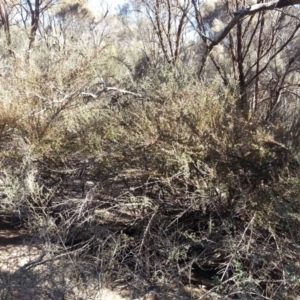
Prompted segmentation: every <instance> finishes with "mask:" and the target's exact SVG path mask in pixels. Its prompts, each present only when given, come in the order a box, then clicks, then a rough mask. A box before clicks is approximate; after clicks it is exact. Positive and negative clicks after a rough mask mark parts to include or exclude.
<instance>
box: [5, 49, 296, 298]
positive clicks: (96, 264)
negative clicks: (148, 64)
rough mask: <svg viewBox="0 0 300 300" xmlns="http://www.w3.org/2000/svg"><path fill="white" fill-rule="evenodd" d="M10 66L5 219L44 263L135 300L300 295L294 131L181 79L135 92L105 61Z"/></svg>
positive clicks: (81, 58)
mask: <svg viewBox="0 0 300 300" xmlns="http://www.w3.org/2000/svg"><path fill="white" fill-rule="evenodd" d="M113 61H114V64H116V62H115V60H114V59H113ZM9 63H10V64H11V69H10V71H8V73H9V74H7V76H5V77H0V81H1V89H0V99H1V100H0V116H1V120H0V122H1V124H0V141H1V146H0V147H1V160H0V162H1V173H0V177H1V199H2V202H1V211H2V214H4V215H5V214H6V215H12V214H14V215H16V216H17V217H18V220H19V224H18V226H20V227H21V228H25V229H26V230H27V232H28V233H29V234H30V235H31V236H32V237H33V239H34V241H35V242H36V243H39V244H41V243H42V244H43V245H45V247H44V249H46V250H45V251H46V252H47V253H48V254H47V255H50V256H49V257H50V258H49V257H47V259H45V264H46V263H47V264H48V263H49V261H51V259H53V261H56V260H57V259H58V258H60V257H63V260H64V263H66V262H68V263H69V268H71V269H72V272H73V274H75V273H76V274H78V276H79V277H78V278H81V279H82V278H84V280H85V281H86V282H87V281H89V280H92V279H95V278H96V277H97V276H99V274H100V275H101V282H104V283H105V284H106V285H110V286H111V287H112V288H116V287H120V286H122V287H123V288H125V289H127V290H129V291H130V293H131V296H132V297H138V296H141V295H144V294H145V293H147V292H149V291H154V292H155V293H156V294H157V295H158V299H199V298H197V297H196V296H195V295H194V296H193V294H191V293H190V294H188V293H187V289H186V287H187V286H197V285H204V286H206V288H207V289H208V290H211V291H214V292H216V293H218V294H219V295H223V296H227V297H229V298H231V299H296V297H297V296H299V284H300V282H299V278H300V266H299V263H298V262H299V261H300V257H299V256H300V251H299V241H300V236H299V220H300V215H299V211H300V207H299V205H300V204H299V203H300V202H299V189H300V182H299V179H298V177H299V161H298V157H299V153H298V149H297V145H298V139H297V136H298V127H297V126H296V123H293V127H290V128H291V129H292V130H293V134H291V133H289V134H288V135H287V134H284V131H283V128H284V127H283V126H282V124H281V123H280V122H279V123H278V124H276V125H274V124H266V123H265V122H264V120H262V119H261V118H259V117H258V116H256V115H252V116H251V117H249V118H248V119H245V117H243V115H241V114H240V112H239V111H238V110H237V109H236V101H237V98H238V91H235V90H234V89H232V88H231V89H229V88H228V89H227V88H224V86H222V85H221V84H220V83H219V82H218V80H217V79H216V81H215V82H213V83H207V82H200V81H197V80H193V79H192V78H193V76H192V75H190V76H187V77H183V76H182V75H181V74H180V73H178V72H177V70H176V69H175V68H166V69H163V68H162V69H161V70H160V71H157V70H153V71H152V73H151V72H150V73H149V74H150V75H148V76H147V77H145V78H143V79H141V78H140V79H139V81H134V80H133V79H132V78H133V77H134V76H133V74H130V72H127V73H126V72H125V73H122V74H123V76H120V74H121V73H119V72H118V71H119V70H118V67H119V68H122V65H120V66H118V65H116V66H115V67H114V68H113V67H109V68H108V69H107V70H106V71H105V67H103V66H105V65H106V64H107V65H108V66H111V64H113V63H112V62H111V61H110V60H109V55H107V56H105V55H102V56H101V57H100V56H99V57H98V56H96V55H95V56H91V55H77V54H76V55H74V56H69V57H66V56H62V57H55V59H54V58H53V59H51V58H49V61H47V60H45V61H41V60H38V59H37V60H36V61H35V60H34V57H33V58H32V60H31V63H30V65H25V63H23V62H21V61H18V60H17V59H11V61H10V62H9ZM99 67H102V70H103V71H101V72H102V74H99ZM12 70H13V71H12ZM105 81H106V82H111V83H114V84H115V85H114V86H115V87H117V88H118V89H119V90H120V89H122V90H127V91H130V92H132V94H130V93H126V92H124V91H123V92H122V91H121V92H120V91H118V89H114V90H109V89H107V87H106V89H105V86H104V84H105ZM91 94H92V95H91ZM137 94H139V95H138V96H137ZM95 95H96V96H97V97H93V96H95ZM297 117H299V113H298V115H297ZM295 118H296V117H295ZM291 123H292V120H291ZM38 265H40V264H38ZM83 266H84V267H83ZM91 266H92V267H91ZM30 270H31V272H33V273H34V271H33V270H35V269H34V268H33V267H32V266H31V267H30ZM23 271H24V272H25V273H26V272H29V268H28V269H26V270H25V269H24V270H23ZM36 272H38V271H36ZM64 272H65V271H64ZM26 274H27V273H26ZM28 276H33V275H32V274H31V275H28ZM46 277H47V276H46ZM51 278H52V277H51ZM97 278H99V277H97ZM40 279H41V280H40V281H37V282H36V284H35V286H34V287H35V288H40V290H39V293H40V294H39V295H40V297H41V298H40V299H49V298H47V297H48V296H47V294H46V292H48V295H50V294H51V293H50V288H49V289H48V290H47V289H45V286H48V287H51V289H52V290H51V291H52V294H53V293H54V290H53V286H52V285H51V284H50V283H49V282H50V281H47V280H48V279H49V278H48V279H47V278H44V277H43V278H40ZM52 279H53V278H52ZM52 279H51V280H52ZM49 280H50V279H49ZM47 282H48V283H47ZM51 282H52V281H51ZM23 284H26V282H24V283H23ZM47 284H48V285H47ZM65 284H66V283H65ZM87 285H88V284H87ZM42 286H44V291H45V292H43V289H41V288H42ZM29 288H30V289H31V287H28V289H29ZM3 293H5V297H6V299H9V290H8V289H3ZM68 293H69V291H68V290H65V291H64V290H63V289H60V290H59V293H57V295H58V296H53V295H54V294H53V295H52V294H51V297H58V298H56V299H65V298H63V297H70V299H73V298H72V296H68ZM11 295H12V296H11V297H12V299H13V293H12V294H11ZM49 297H50V296H49ZM59 297H60V298H59ZM200 299H201V298H200Z"/></svg>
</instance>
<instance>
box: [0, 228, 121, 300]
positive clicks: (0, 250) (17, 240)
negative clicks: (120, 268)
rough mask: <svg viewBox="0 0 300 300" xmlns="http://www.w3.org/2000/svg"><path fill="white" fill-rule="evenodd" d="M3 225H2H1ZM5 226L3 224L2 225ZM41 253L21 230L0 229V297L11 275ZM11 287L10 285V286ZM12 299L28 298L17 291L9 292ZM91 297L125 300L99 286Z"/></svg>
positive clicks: (8, 283)
mask: <svg viewBox="0 0 300 300" xmlns="http://www.w3.org/2000/svg"><path fill="white" fill-rule="evenodd" d="M2 227H3V226H2ZM4 227H5V226H4ZM41 255H42V251H41V249H38V247H36V246H34V245H32V244H31V243H30V239H29V238H28V237H26V236H25V235H24V234H22V232H20V231H18V230H14V229H2V228H1V230H0V299H4V298H2V296H3V293H2V292H3V291H4V290H5V289H6V288H7V287H8V286H9V285H11V281H12V278H13V277H12V275H13V274H15V273H17V272H18V270H20V269H22V268H24V267H26V266H30V264H31V263H34V262H36V261H38V260H39V258H40V257H41ZM10 288H11V286H10ZM1 290H2V291H1ZM11 294H12V295H13V297H14V298H13V299H28V297H29V296H28V297H27V295H26V294H25V293H20V291H17V292H15V293H13V292H12V293H11ZM71 299H72V300H73V299H74V300H79V299H80V300H85V299H84V298H81V297H79V296H78V297H77V296H75V295H74V297H71ZM93 299H95V300H125V298H122V297H121V296H119V295H118V294H117V293H116V292H113V291H110V290H108V289H106V288H101V289H100V290H99V291H98V292H97V293H96V294H94V297H93Z"/></svg>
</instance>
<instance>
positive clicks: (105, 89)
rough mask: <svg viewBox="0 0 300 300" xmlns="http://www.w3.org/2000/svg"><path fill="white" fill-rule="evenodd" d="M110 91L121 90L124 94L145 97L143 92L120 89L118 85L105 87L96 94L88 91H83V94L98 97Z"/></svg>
mask: <svg viewBox="0 0 300 300" xmlns="http://www.w3.org/2000/svg"><path fill="white" fill-rule="evenodd" d="M109 91H116V92H119V93H122V94H124V95H132V96H135V97H138V98H143V96H142V95H141V94H138V93H134V92H131V91H127V90H123V89H119V88H116V87H105V88H104V89H102V90H100V91H99V92H97V93H96V94H93V93H86V92H83V93H81V94H82V95H83V96H90V97H92V98H94V99H97V98H99V96H100V95H101V94H102V93H105V92H109Z"/></svg>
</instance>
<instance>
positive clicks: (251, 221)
mask: <svg viewBox="0 0 300 300" xmlns="http://www.w3.org/2000/svg"><path fill="white" fill-rule="evenodd" d="M255 217H256V213H254V216H253V217H252V219H251V220H250V222H249V223H248V225H247V227H246V228H245V230H244V232H243V235H242V237H241V239H240V241H239V243H238V244H237V246H236V249H237V248H239V246H240V245H241V243H242V241H243V239H244V237H245V234H246V232H247V230H248V229H249V227H250V225H251V224H252V223H253V221H254V219H255ZM235 253H236V251H235ZM235 253H233V254H232V256H231V258H230V260H229V262H228V264H227V266H226V269H225V271H224V272H223V275H222V277H221V281H222V280H223V279H224V277H225V274H226V273H227V270H228V268H229V266H230V264H231V262H232V260H233V258H234V256H235Z"/></svg>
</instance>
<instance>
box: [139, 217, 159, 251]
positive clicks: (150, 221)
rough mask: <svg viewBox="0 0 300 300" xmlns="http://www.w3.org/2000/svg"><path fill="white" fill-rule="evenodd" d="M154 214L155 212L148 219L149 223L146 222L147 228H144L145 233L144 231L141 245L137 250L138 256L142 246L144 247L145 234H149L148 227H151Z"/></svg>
mask: <svg viewBox="0 0 300 300" xmlns="http://www.w3.org/2000/svg"><path fill="white" fill-rule="evenodd" d="M156 213H157V212H155V213H154V214H153V215H152V216H151V218H150V220H149V222H148V225H147V227H146V229H145V231H144V235H143V239H142V243H141V245H140V249H139V252H138V254H141V251H142V248H143V246H144V244H145V240H146V236H147V234H148V232H149V229H150V226H151V224H152V221H153V218H154V216H155V215H156Z"/></svg>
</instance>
